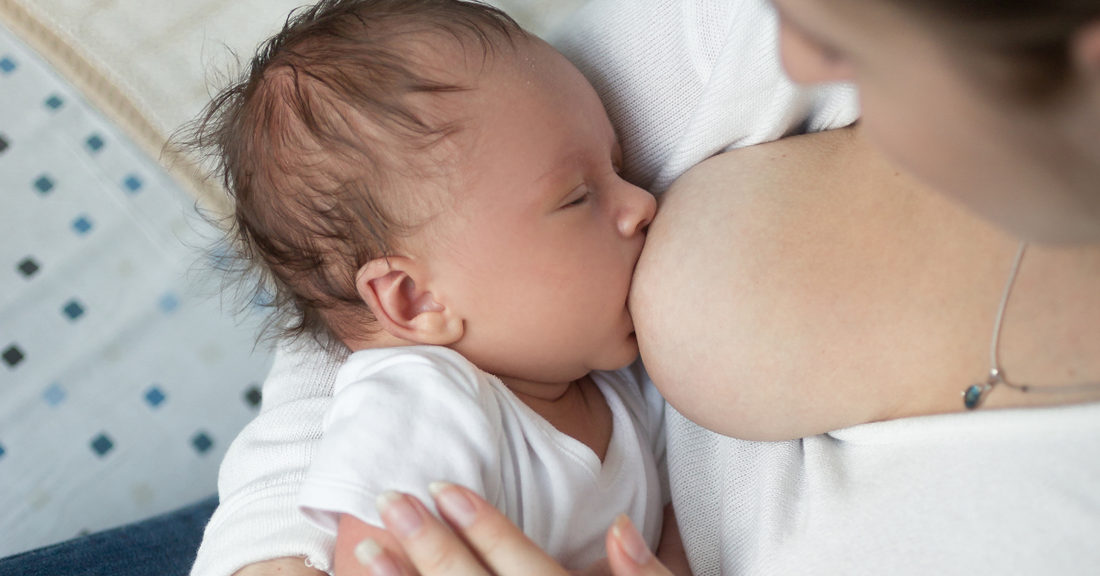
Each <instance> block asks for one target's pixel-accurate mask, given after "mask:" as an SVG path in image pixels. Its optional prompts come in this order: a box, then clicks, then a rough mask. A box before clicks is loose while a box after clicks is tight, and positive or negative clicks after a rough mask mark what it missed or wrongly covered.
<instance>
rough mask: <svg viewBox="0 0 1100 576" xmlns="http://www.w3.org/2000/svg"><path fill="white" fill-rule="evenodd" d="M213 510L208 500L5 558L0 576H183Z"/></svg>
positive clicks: (0, 563) (214, 499) (213, 499)
mask: <svg viewBox="0 0 1100 576" xmlns="http://www.w3.org/2000/svg"><path fill="white" fill-rule="evenodd" d="M217 506H218V498H217V496H212V497H210V498H207V499H206V500H203V501H201V502H198V503H197V504H192V505H191V506H187V507H186V508H181V509H179V510H176V511H175V512H170V513H168V514H165V515H163V516H157V517H155V518H150V519H149V520H144V521H142V522H137V523H135V524H130V525H128V526H122V527H120V528H115V529H113V530H107V531H104V532H98V533H96V534H89V535H88V536H83V537H80V538H76V539H74V540H69V541H68V542H62V543H60V544H55V545H53V546H48V547H46V548H39V549H38V550H31V551H29V552H24V553H22V554H16V555H15V556H9V557H7V558H3V559H0V576H16V575H18V576H93V575H94V576H146V575H150V576H152V575H156V576H186V575H187V574H188V573H189V572H190V571H191V564H193V563H194V562H195V553H196V552H197V551H198V549H199V542H200V541H202V531H203V528H205V527H206V522H207V521H208V520H210V516H211V514H213V513H214V508H216V507H217Z"/></svg>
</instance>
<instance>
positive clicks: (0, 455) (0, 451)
mask: <svg viewBox="0 0 1100 576" xmlns="http://www.w3.org/2000/svg"><path fill="white" fill-rule="evenodd" d="M3 457H4V446H3V445H0V458H3Z"/></svg>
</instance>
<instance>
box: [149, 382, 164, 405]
mask: <svg viewBox="0 0 1100 576" xmlns="http://www.w3.org/2000/svg"><path fill="white" fill-rule="evenodd" d="M165 398H166V396H165V395H164V392H161V391H160V388H158V387H157V385H156V384H153V385H152V386H151V387H150V388H149V390H147V391H146V392H145V401H146V402H148V403H149V405H150V406H152V407H153V408H156V407H157V406H160V403H161V402H164V399H165Z"/></svg>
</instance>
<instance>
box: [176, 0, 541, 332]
mask: <svg viewBox="0 0 1100 576" xmlns="http://www.w3.org/2000/svg"><path fill="white" fill-rule="evenodd" d="M426 34H427V35H426ZM524 34H525V33H524V32H523V31H522V29H520V27H519V26H518V25H517V24H516V23H515V22H514V21H513V20H512V19H511V18H509V17H508V16H507V15H506V14H504V13H503V12H501V11H499V10H497V9H495V8H492V7H490V6H487V5H485V4H481V3H480V2H476V1H464V0H322V1H321V2H320V3H318V4H316V5H315V6H312V7H308V8H302V9H298V10H296V11H295V12H292V13H291V15H290V16H289V17H288V18H287V21H286V24H285V25H284V26H283V29H282V30H281V31H280V32H279V33H278V34H276V35H275V36H274V37H272V38H271V39H269V40H267V41H266V42H265V43H264V44H263V45H261V46H260V48H259V49H258V51H257V54H256V56H255V57H254V58H252V60H251V62H250V63H249V65H248V66H247V68H246V69H245V70H244V71H243V73H242V74H241V76H240V77H239V78H238V79H237V80H236V81H235V82H234V83H232V85H230V86H228V87H227V88H225V89H224V90H222V91H221V92H220V93H219V94H218V95H217V96H215V97H214V99H213V100H212V101H211V102H210V104H209V105H208V106H207V107H206V109H205V110H204V111H203V113H202V114H201V115H200V116H199V117H198V118H197V119H196V120H194V121H193V122H192V123H191V124H189V125H188V126H185V127H184V129H182V130H181V131H180V132H179V133H178V134H177V136H176V137H175V138H174V140H176V144H177V145H179V146H181V147H182V148H184V149H185V150H189V151H190V152H192V153H194V154H195V155H197V156H199V157H200V158H202V159H203V160H204V161H206V162H207V163H208V164H209V165H212V171H213V173H214V175H215V176H216V177H217V178H219V179H220V180H221V183H222V185H223V186H224V188H225V190H226V192H227V193H228V194H229V196H230V199H231V200H232V202H233V206H234V213H233V216H232V218H231V219H229V221H228V226H227V228H228V231H227V232H228V233H227V239H226V242H227V243H228V244H229V246H228V247H227V249H223V251H222V252H223V253H225V254H228V256H226V257H224V258H222V259H220V260H221V263H222V264H223V265H224V266H222V268H223V269H225V270H227V271H229V272H235V273H236V274H233V275H232V277H233V278H235V279H236V280H237V281H240V280H243V281H245V282H246V284H247V285H249V286H251V287H252V288H254V291H252V290H250V291H249V293H250V294H252V295H253V297H252V300H253V301H256V300H257V299H258V300H259V303H260V304H261V305H264V306H268V307H271V308H273V309H274V314H273V315H272V316H271V318H270V320H269V322H268V325H267V330H266V332H267V335H268V336H275V337H284V336H290V337H297V336H301V335H304V334H308V335H311V336H313V337H315V338H317V339H318V340H319V341H321V342H325V343H331V342H332V341H331V338H332V337H335V338H336V339H338V340H339V339H341V338H344V337H351V336H355V337H366V336H369V335H370V334H371V333H373V332H375V331H377V327H376V326H375V321H374V320H375V319H374V316H373V315H372V314H371V312H370V309H369V308H367V306H366V305H365V304H364V303H363V302H362V300H361V299H360V297H359V295H358V292H357V290H356V287H355V274H356V272H357V270H358V269H359V268H360V267H361V266H362V265H363V264H365V263H366V262H368V261H370V260H373V259H375V258H380V257H385V256H388V255H391V254H393V249H394V246H395V242H396V241H397V240H399V239H400V238H401V237H402V236H403V235H405V234H407V233H408V232H410V231H411V229H412V227H413V223H412V222H411V221H410V219H409V217H408V213H409V212H410V211H411V210H410V209H408V208H409V207H410V205H411V203H410V202H406V201H404V200H405V199H403V198H401V197H400V196H401V194H400V191H401V190H402V189H403V188H402V185H401V183H402V182H403V181H407V180H408V176H409V175H410V174H411V173H413V172H415V168H416V167H417V166H418V165H423V164H426V163H427V162H426V161H425V160H421V161H420V162H417V161H416V157H417V156H418V155H421V156H422V155H423V153H424V152H426V151H427V149H428V148H430V147H432V146H434V145H436V144H438V143H439V142H440V141H441V140H443V139H445V138H446V137H448V136H450V135H452V134H453V133H454V132H455V131H456V130H457V127H456V126H455V125H454V124H453V123H451V124H447V123H442V124H441V123H439V122H432V121H429V120H427V119H426V115H425V114H423V113H422V112H423V110H422V108H423V107H422V106H416V105H414V103H413V102H411V99H410V98H409V97H410V96H411V95H415V94H432V93H446V92H452V91H456V90H462V89H464V88H463V87H460V86H455V85H451V84H446V83H442V82H439V81H436V80H433V79H431V78H429V77H428V75H426V74H424V73H421V72H418V71H417V69H416V68H417V66H415V65H414V64H413V63H412V62H411V61H410V54H411V52H410V49H411V48H412V47H413V44H412V43H411V41H415V40H425V39H427V41H428V42H433V41H434V40H439V42H445V41H447V40H450V39H453V40H455V42H454V47H455V49H458V50H464V49H465V48H466V46H467V45H468V44H470V43H471V42H472V43H474V44H480V48H481V50H482V51H483V52H482V55H483V56H485V57H488V55H489V54H490V53H491V52H492V51H493V50H494V49H495V47H497V46H498V45H499V43H500V42H508V43H509V44H510V43H512V42H513V41H514V39H515V38H517V37H522V36H523V35H524ZM439 42H434V43H435V44H439ZM405 188H407V187H405ZM399 215H403V216H404V217H399ZM240 286H241V284H238V287H240Z"/></svg>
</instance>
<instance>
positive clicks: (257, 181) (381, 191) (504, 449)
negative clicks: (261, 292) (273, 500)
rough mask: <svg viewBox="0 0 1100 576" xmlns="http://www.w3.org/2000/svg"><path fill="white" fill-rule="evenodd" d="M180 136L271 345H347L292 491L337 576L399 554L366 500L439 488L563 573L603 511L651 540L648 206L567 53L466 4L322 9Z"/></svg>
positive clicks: (657, 415) (657, 427) (655, 511)
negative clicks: (379, 549) (252, 281)
mask: <svg viewBox="0 0 1100 576" xmlns="http://www.w3.org/2000/svg"><path fill="white" fill-rule="evenodd" d="M199 134H200V136H201V139H202V140H203V141H202V142H201V143H202V144H204V145H206V146H212V147H213V148H214V149H215V150H216V154H215V156H216V158H217V159H218V161H219V162H220V171H221V174H222V175H223V178H224V183H225V186H226V189H227V190H229V191H230V193H231V195H232V197H233V200H234V203H235V221H234V224H235V227H234V241H235V242H236V244H237V245H238V247H239V249H240V251H241V253H242V254H243V256H244V257H245V258H246V259H247V261H248V262H249V263H250V264H252V265H254V266H255V267H257V269H258V270H259V271H260V272H261V274H262V275H263V277H264V278H265V282H266V284H267V285H268V286H269V289H270V291H271V292H272V294H273V295H274V305H275V307H276V312H277V314H279V316H278V317H277V318H278V319H279V320H278V322H279V323H278V326H279V327H280V329H281V330H282V332H283V333H285V334H287V335H291V336H301V335H311V336H314V337H318V338H321V339H327V340H329V341H339V342H342V343H343V344H345V345H347V347H348V348H349V349H351V350H352V354H351V355H350V356H349V357H348V359H347V362H346V363H345V364H344V365H343V366H342V367H341V369H340V372H339V374H338V376H337V379H336V384H335V392H334V398H333V402H332V405H331V408H330V410H329V413H328V415H327V416H326V418H325V422H324V437H323V439H322V440H321V442H320V445H319V447H318V449H317V452H316V453H315V454H314V456H313V460H312V464H311V466H310V469H309V471H308V474H307V477H306V478H305V480H304V483H303V485H302V489H301V492H300V495H299V504H300V506H301V509H302V511H303V512H304V513H305V514H306V515H307V516H308V517H309V518H310V519H311V520H312V521H313V522H315V523H316V524H318V525H319V526H321V527H322V528H323V529H325V530H328V531H331V532H336V533H337V540H336V542H337V544H336V569H337V570H338V571H339V570H341V569H342V566H343V568H345V569H346V568H349V567H350V566H351V565H350V564H349V563H350V562H353V561H352V560H349V558H351V550H352V549H353V548H354V547H355V545H356V544H357V543H358V542H359V541H360V540H361V539H362V538H363V537H364V536H370V537H372V538H374V539H375V540H377V541H379V542H380V543H381V544H382V545H383V546H384V547H387V548H390V547H394V546H396V545H395V543H394V541H393V540H392V538H390V537H389V535H388V533H386V532H385V531H384V530H383V529H382V528H381V526H382V523H381V521H380V519H379V516H378V513H377V512H376V509H375V500H376V498H377V497H379V496H380V495H384V494H385V493H386V491H387V490H398V491H402V492H407V493H411V494H413V495H416V496H419V497H421V499H422V500H425V501H430V500H429V498H428V494H427V487H428V485H429V483H431V482H432V481H437V480H442V481H448V482H452V483H456V484H461V485H464V486H467V487H470V488H472V489H473V490H475V491H477V492H478V493H480V494H482V495H483V496H485V498H486V499H487V500H488V501H489V502H491V503H493V504H494V505H495V506H497V507H498V508H499V509H500V510H501V511H503V512H504V513H505V514H507V515H508V517H509V518H511V519H512V520H513V521H514V522H516V523H517V524H518V525H519V526H520V527H521V528H522V529H523V530H524V531H525V532H526V533H527V534H528V535H529V536H531V537H532V539H533V540H534V541H535V542H536V543H538V544H539V545H540V546H542V547H543V548H544V549H545V550H546V551H547V552H548V553H550V554H551V555H552V556H554V557H555V558H556V559H558V560H559V561H560V562H562V563H563V564H564V565H565V566H566V567H567V568H572V569H577V568H584V567H586V566H588V565H589V564H590V563H591V562H593V561H596V560H598V559H600V558H602V557H603V556H604V555H605V550H604V533H605V531H606V530H607V528H608V526H610V525H611V523H612V522H613V520H614V519H615V517H616V516H617V515H619V514H621V513H625V514H627V515H628V516H629V517H630V519H631V520H632V521H633V522H634V524H635V525H636V526H637V527H638V528H639V530H640V532H641V533H642V534H643V536H644V537H645V539H646V540H647V542H648V544H649V545H650V547H651V548H655V547H656V545H657V543H658V539H659V537H660V534H661V528H662V527H661V524H662V508H663V505H664V504H666V503H667V502H668V496H667V487H666V484H667V482H666V480H665V472H664V432H663V424H662V420H663V418H662V413H663V406H664V403H663V401H662V400H661V398H660V396H659V395H658V394H657V392H656V391H655V390H654V389H653V388H652V385H651V384H650V383H649V382H648V379H647V378H646V376H645V374H644V371H643V370H642V368H641V367H640V365H639V364H636V363H633V362H634V361H635V358H636V357H637V355H638V344H637V340H636V338H635V335H634V328H633V324H632V322H631V318H630V314H629V312H628V310H627V293H628V290H629V287H630V280H631V275H632V272H633V269H634V265H635V263H636V262H637V260H638V256H639V253H640V252H641V250H642V244H643V243H644V241H645V230H646V227H647V225H648V224H649V222H650V220H651V218H652V217H653V214H654V210H655V202H654V198H653V196H651V195H650V194H649V193H647V192H646V191H644V190H641V189H639V188H637V187H635V186H633V185H631V184H629V183H627V182H625V181H624V180H623V179H622V178H620V176H619V167H620V166H619V165H620V162H621V159H620V156H621V152H620V150H619V144H618V142H617V139H616V136H615V132H614V130H613V129H612V127H611V124H610V122H609V120H608V118H607V115H606V113H605V112H604V109H603V107H602V105H601V103H600V101H599V98H598V97H597V96H596V93H595V92H594V90H593V89H592V87H591V86H590V85H589V84H588V82H587V81H586V80H585V78H584V77H583V76H582V75H581V74H580V72H578V71H577V70H576V69H575V68H574V67H573V66H572V65H571V64H570V63H569V62H568V61H567V60H566V59H565V58H564V57H562V56H561V55H560V54H558V53H557V52H556V51H555V50H553V49H552V48H551V47H550V46H549V45H547V44H546V43H544V42H542V41H541V40H539V39H538V38H536V37H533V36H531V35H529V34H527V33H526V32H524V31H523V30H522V29H521V28H519V26H518V25H517V24H515V22H513V21H512V20H511V19H509V18H508V17H507V16H506V15H504V14H503V13H501V12H499V11H498V10H496V9H493V8H490V7H487V6H484V5H481V4H477V3H473V2H464V1H460V0H323V1H322V2H321V3H320V4H318V5H316V6H314V7H311V8H309V9H306V10H304V11H300V12H297V13H295V14H294V15H292V17H291V19H290V20H288V22H287V25H286V27H285V28H284V29H283V31H282V32H280V33H279V34H278V35H276V36H275V37H274V38H272V39H271V40H269V41H268V42H267V43H266V44H265V45H264V46H263V47H262V48H261V50H260V52H259V54H258V55H257V56H256V58H255V59H254V60H253V61H252V66H251V69H250V70H249V74H248V75H247V77H246V78H245V79H244V81H242V82H241V83H240V84H239V85H237V86H234V87H231V88H230V89H228V90H226V91H225V92H223V93H222V94H221V95H220V96H219V97H218V98H217V99H215V101H214V102H213V103H212V104H211V106H210V108H209V109H208V113H207V115H206V117H205V118H204V120H203V123H202V124H201V126H200V131H199ZM632 363H633V364H632Z"/></svg>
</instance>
